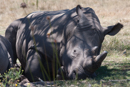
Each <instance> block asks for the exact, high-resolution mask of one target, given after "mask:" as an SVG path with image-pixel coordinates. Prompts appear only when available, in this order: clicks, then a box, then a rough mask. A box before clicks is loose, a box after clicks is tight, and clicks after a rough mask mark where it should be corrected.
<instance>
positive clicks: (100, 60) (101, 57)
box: [94, 51, 107, 63]
mask: <svg viewBox="0 0 130 87" xmlns="http://www.w3.org/2000/svg"><path fill="white" fill-rule="evenodd" d="M106 56H107V51H104V52H103V53H101V54H100V55H98V56H97V57H96V58H95V60H94V61H95V62H96V63H101V62H102V61H103V60H104V59H105V57H106Z"/></svg>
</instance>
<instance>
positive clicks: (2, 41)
mask: <svg viewBox="0 0 130 87" xmlns="http://www.w3.org/2000/svg"><path fill="white" fill-rule="evenodd" d="M13 60H14V59H13V51H12V47H11V43H10V42H9V41H8V40H7V39H6V38H5V37H3V36H1V35H0V74H3V73H4V72H6V71H7V70H8V69H9V68H10V67H12V66H13Z"/></svg>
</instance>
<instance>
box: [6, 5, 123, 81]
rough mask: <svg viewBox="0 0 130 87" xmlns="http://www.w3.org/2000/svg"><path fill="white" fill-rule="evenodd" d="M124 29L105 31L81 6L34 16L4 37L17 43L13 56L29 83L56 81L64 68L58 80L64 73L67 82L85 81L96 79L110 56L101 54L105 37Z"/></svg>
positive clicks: (15, 25)
mask: <svg viewBox="0 0 130 87" xmlns="http://www.w3.org/2000/svg"><path fill="white" fill-rule="evenodd" d="M122 27H123V25H122V24H120V23H117V24H115V25H112V26H108V27H107V28H103V27H102V26H101V25H100V21H99V19H98V17H97V16H96V14H95V12H94V11H93V9H91V8H89V7H87V8H82V7H81V6H80V5H78V6H77V7H76V8H73V9H72V10H61V11H39V12H33V13H31V14H29V15H27V16H26V17H25V18H21V19H18V20H16V21H14V22H13V23H11V24H10V26H9V27H8V28H7V30H6V33H5V37H6V38H7V39H9V40H10V41H12V43H14V44H13V45H12V46H13V50H14V52H15V51H16V53H14V55H15V56H17V57H18V59H19V60H20V62H21V65H22V68H23V69H24V70H25V71H24V74H25V76H26V77H27V78H28V79H29V80H30V81H37V80H38V78H41V79H43V80H54V79H55V77H56V75H57V70H58V69H59V68H60V67H61V66H62V69H60V70H59V72H58V74H59V76H58V78H61V71H63V74H64V75H63V76H64V79H75V78H77V79H85V78H86V77H93V74H94V72H95V71H96V70H97V69H98V68H99V67H100V65H101V63H102V61H103V60H104V59H105V57H106V55H107V52H106V51H104V52H103V53H101V54H100V49H101V45H102V42H103V40H104V37H105V35H107V34H108V35H115V34H117V33H118V32H119V31H120V29H121V28H122ZM33 37H34V38H35V40H34V38H33ZM15 45H16V46H15ZM62 79H63V78H62Z"/></svg>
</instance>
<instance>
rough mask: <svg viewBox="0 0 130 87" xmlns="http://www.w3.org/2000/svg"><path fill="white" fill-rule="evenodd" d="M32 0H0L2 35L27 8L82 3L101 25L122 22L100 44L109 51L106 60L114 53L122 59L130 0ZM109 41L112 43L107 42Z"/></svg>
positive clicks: (126, 43)
mask: <svg viewBox="0 0 130 87" xmlns="http://www.w3.org/2000/svg"><path fill="white" fill-rule="evenodd" d="M23 1H24V2H25V3H27V8H25V9H22V8H20V4H21V3H22V2H23ZM36 1H37V0H1V1H0V34H1V35H4V31H5V29H6V28H7V27H8V25H9V24H10V23H11V22H12V21H13V20H15V19H18V18H21V17H24V16H26V15H27V14H29V13H31V12H34V11H37V10H41V11H44V10H62V9H72V8H74V7H75V6H76V5H78V4H80V5H81V6H83V7H91V8H93V9H94V10H95V12H96V14H97V15H98V17H99V19H100V21H101V24H102V25H103V26H108V25H112V24H115V23H117V22H119V21H120V22H122V23H123V24H124V29H123V30H121V32H119V33H118V34H117V35H116V36H114V37H109V36H107V37H106V39H105V41H104V44H103V50H107V51H108V52H109V54H108V57H109V58H108V57H107V59H106V60H114V61H116V58H117V57H118V58H119V59H120V61H122V57H123V59H124V58H128V57H129V54H130V52H129V43H130V40H129V39H130V33H129V32H130V0H69V1H68V0H38V8H37V7H36ZM115 38H116V39H115ZM114 39H115V40H117V42H116V43H115V42H112V41H113V40H114ZM111 44H113V45H112V46H111ZM117 45H118V46H117ZM113 47H114V48H113ZM109 48H113V49H109ZM125 49H127V52H128V54H127V56H124V55H122V54H121V53H122V52H123V51H124V50H125ZM115 57H116V58H115Z"/></svg>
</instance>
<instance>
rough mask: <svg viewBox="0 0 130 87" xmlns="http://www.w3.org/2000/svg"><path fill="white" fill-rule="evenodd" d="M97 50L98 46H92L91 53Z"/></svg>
mask: <svg viewBox="0 0 130 87" xmlns="http://www.w3.org/2000/svg"><path fill="white" fill-rule="evenodd" d="M97 51H98V46H95V47H93V48H92V53H93V54H97Z"/></svg>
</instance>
